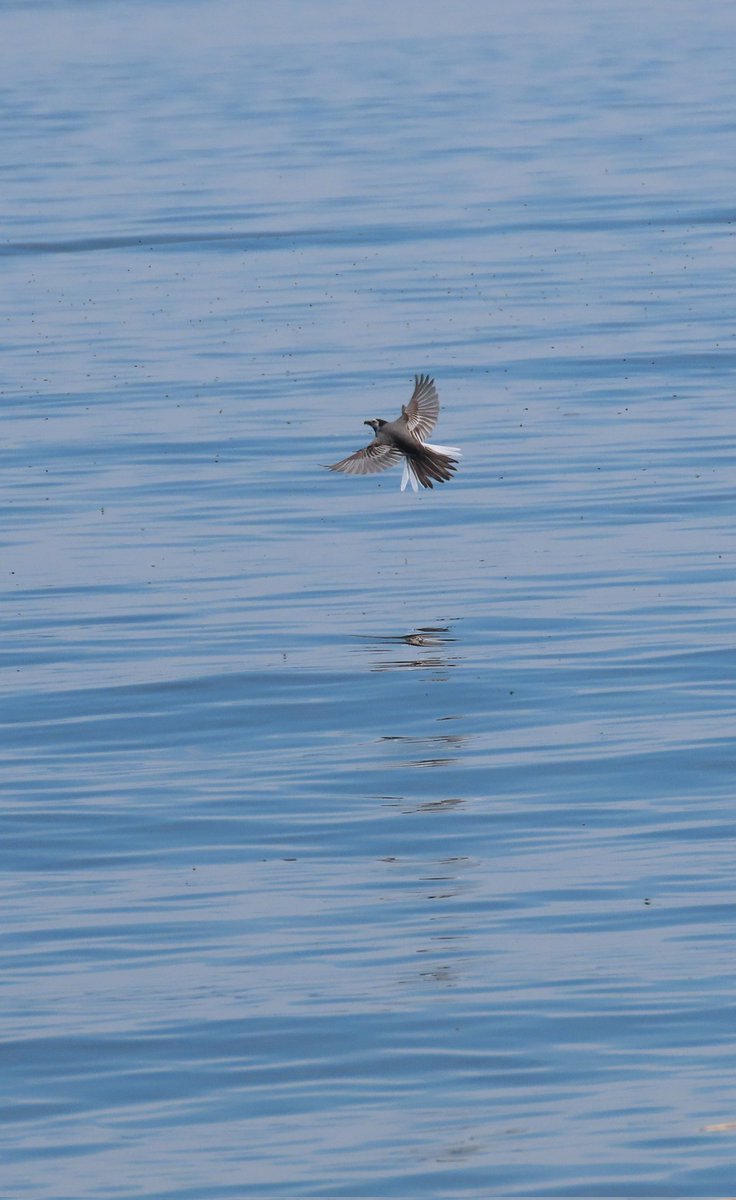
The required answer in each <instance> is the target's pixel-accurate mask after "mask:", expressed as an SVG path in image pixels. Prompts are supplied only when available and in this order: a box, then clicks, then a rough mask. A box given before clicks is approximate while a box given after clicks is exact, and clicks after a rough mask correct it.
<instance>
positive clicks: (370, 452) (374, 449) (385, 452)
mask: <svg viewBox="0 0 736 1200" xmlns="http://www.w3.org/2000/svg"><path fill="white" fill-rule="evenodd" d="M400 461H401V451H400V450H397V449H396V447H395V446H382V445H380V444H378V445H377V444H376V443H375V442H371V444H370V446H365V447H364V449H363V450H356V451H355V454H349V455H348V457H347V458H342V459H341V460H340V462H336V463H332V464H331V465H330V466H329V467H328V468H327V470H328V471H343V472H344V474H345V475H377V474H378V472H379V471H385V470H386V468H387V467H393V466H394V464H395V463H397V462H400Z"/></svg>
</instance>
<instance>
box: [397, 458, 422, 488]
mask: <svg viewBox="0 0 736 1200" xmlns="http://www.w3.org/2000/svg"><path fill="white" fill-rule="evenodd" d="M407 483H410V484H411V488H412V491H413V492H418V491H419V480H418V479H417V476H416V472H415V470H414V468H413V466H412V465H411V463H410V462H409V459H408V458H405V459H404V470H403V471H402V472H401V490H402V492H403V491H404V490H405V488H406V485H407Z"/></svg>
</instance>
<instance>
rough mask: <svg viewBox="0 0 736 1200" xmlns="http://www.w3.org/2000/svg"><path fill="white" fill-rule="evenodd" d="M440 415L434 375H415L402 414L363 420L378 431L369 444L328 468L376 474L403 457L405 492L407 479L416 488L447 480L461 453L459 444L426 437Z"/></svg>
mask: <svg viewBox="0 0 736 1200" xmlns="http://www.w3.org/2000/svg"><path fill="white" fill-rule="evenodd" d="M439 415H440V399H439V396H438V395H437V388H436V387H435V386H434V379H430V378H429V375H415V376H414V392H413V394H412V398H411V400H410V401H409V403H408V404H402V406H401V416H400V417H397V418H396V420H395V421H384V420H382V418H381V417H377V418H375V419H374V420H372V421H364V422H363V424H364V425H370V427H371V429H372V430H373V432H374V434H375V437H374V438H373V441H372V442H371V443H370V445H369V446H365V447H364V449H362V450H356V451H355V453H354V454H349V455H348V457H347V458H343V459H341V460H340V462H336V463H332V465H331V466H329V467H328V468H327V469H328V471H342V472H343V473H344V474H345V475H377V474H378V472H379V471H385V470H386V469H387V468H388V467H393V466H395V465H396V464H397V463H400V462H401V461H402V459H403V462H404V470H403V472H402V475H401V490H402V492H403V491H404V489H405V488H406V485H407V484H408V483H410V484H411V486H412V488H413V490H414V491H415V492H418V491H419V484H420V483H421V485H422V487H425V488H431V487H432V486H433V483H446V482H447V480H448V479H452V473H453V471H454V470H455V468H456V467H457V460H458V459H459V458H462V454H461V452H460V450H458V448H457V446H433V445H431V443H430V442H426V441H425V440H424V439H425V438H427V437H429V435H430V433H431V432H432V430H433V429H434V427H435V425H436V424H437V420H438V418H439Z"/></svg>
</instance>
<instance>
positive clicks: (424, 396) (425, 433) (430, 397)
mask: <svg viewBox="0 0 736 1200" xmlns="http://www.w3.org/2000/svg"><path fill="white" fill-rule="evenodd" d="M403 411H404V416H405V417H406V423H407V425H408V426H409V432H410V433H413V434H414V437H418V438H419V439H420V441H424V439H425V438H426V437H429V435H430V433H431V432H432V430H433V429H434V427H435V425H436V424H437V422H438V420H439V416H440V398H439V396H438V395H437V388H436V387H435V386H434V379H430V378H429V375H415V376H414V394H413V395H412V398H411V400H410V401H409V403H408V404H406V405H404V410H403Z"/></svg>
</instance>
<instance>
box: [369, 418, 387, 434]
mask: <svg viewBox="0 0 736 1200" xmlns="http://www.w3.org/2000/svg"><path fill="white" fill-rule="evenodd" d="M363 424H364V425H370V427H371V429H372V430H373V432H374V433H378V431H379V429H381V428H382V427H383V426H384V425H385V424H386V422H385V421H382V420H381V418H380V417H375V418H374V419H373V420H372V421H364V422H363Z"/></svg>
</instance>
